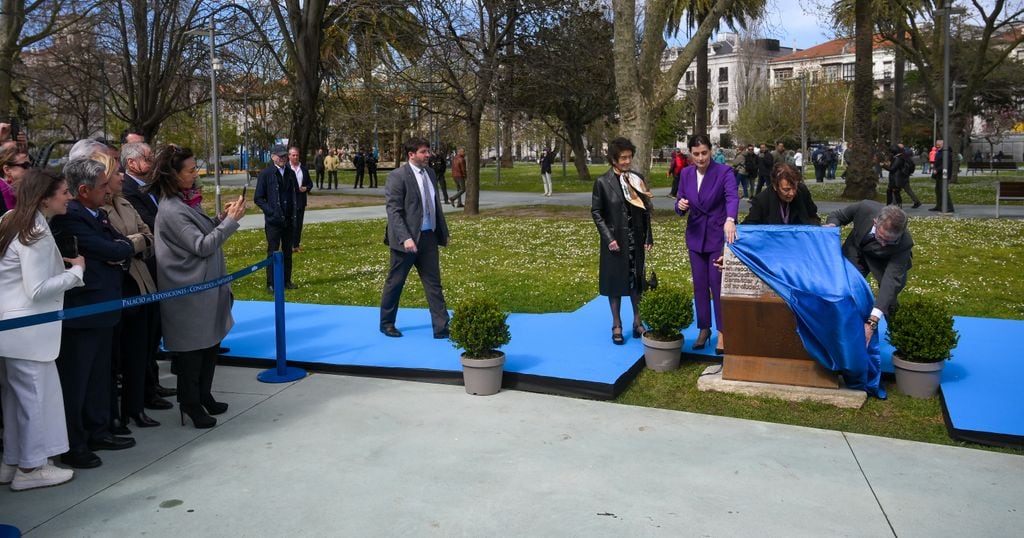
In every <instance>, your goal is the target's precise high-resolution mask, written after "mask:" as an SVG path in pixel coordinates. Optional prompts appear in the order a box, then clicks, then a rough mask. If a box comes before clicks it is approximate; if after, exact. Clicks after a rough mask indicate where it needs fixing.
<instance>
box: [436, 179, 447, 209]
mask: <svg viewBox="0 0 1024 538" xmlns="http://www.w3.org/2000/svg"><path fill="white" fill-rule="evenodd" d="M437 184H438V185H440V186H441V194H442V195H443V197H442V198H441V200H442V201H443V202H444V203H448V200H449V198H448V182H446V181H445V180H444V174H437Z"/></svg>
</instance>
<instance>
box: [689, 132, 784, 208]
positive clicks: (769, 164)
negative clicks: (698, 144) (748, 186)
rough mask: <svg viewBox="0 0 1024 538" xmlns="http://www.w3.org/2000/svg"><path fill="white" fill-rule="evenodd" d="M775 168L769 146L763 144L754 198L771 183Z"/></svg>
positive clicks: (758, 159) (758, 162) (759, 157)
mask: <svg viewBox="0 0 1024 538" xmlns="http://www.w3.org/2000/svg"><path fill="white" fill-rule="evenodd" d="M691 153H692V151H691ZM774 166H775V159H774V158H773V157H772V154H771V153H769V152H768V145H767V144H761V152H760V153H759V154H758V155H757V189H755V190H754V196H757V195H758V194H761V189H763V188H764V186H765V185H767V184H769V183H770V182H771V177H772V168H773V167H774Z"/></svg>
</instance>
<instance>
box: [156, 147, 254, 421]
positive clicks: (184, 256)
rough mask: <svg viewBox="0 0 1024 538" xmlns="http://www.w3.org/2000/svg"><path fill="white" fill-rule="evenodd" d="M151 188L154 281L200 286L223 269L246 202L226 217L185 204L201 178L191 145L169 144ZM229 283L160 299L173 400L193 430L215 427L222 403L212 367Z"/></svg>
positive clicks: (231, 206)
mask: <svg viewBox="0 0 1024 538" xmlns="http://www.w3.org/2000/svg"><path fill="white" fill-rule="evenodd" d="M152 173H153V182H152V184H151V186H150V192H152V193H154V194H155V195H156V196H157V197H158V199H159V200H160V203H159V206H158V210H157V214H156V225H155V227H156V230H155V247H156V259H157V286H158V287H159V289H160V290H161V291H164V290H169V289H174V288H179V287H182V286H188V285H190V284H200V283H202V282H206V281H209V280H214V279H217V278H220V277H222V276H224V275H226V274H227V264H226V263H225V262H224V251H223V250H221V247H222V246H223V245H224V242H225V241H227V239H228V237H230V236H231V234H233V233H235V230H238V221H239V220H241V218H242V216H244V215H245V200H244V199H243V198H242V197H241V196H239V197H238V200H236V201H234V202H229V203H227V204H226V205H225V207H224V212H225V215H224V218H223V220H220V219H217V220H214V219H211V218H210V217H207V216H206V215H205V214H203V212H202V211H201V210H200V209H199V208H198V207H195V208H193V207H190V206H189V205H188V204H186V203H185V200H184V198H183V195H182V193H183V191H185V190H186V189H189V188H190V187H192V185H194V184H195V182H196V180H197V178H198V175H199V174H198V168H196V159H195V157H194V155H193V154H192V151H191V150H190V149H188V148H182V147H178V146H174V145H169V146H167V147H164V148H162V149H161V150H160V151H159V152H158V153H157V156H156V159H155V162H154V163H153V172H152ZM233 300H234V299H233V296H232V294H231V288H230V286H228V285H227V284H225V285H223V286H221V287H219V288H215V289H212V290H207V291H204V292H201V293H193V294H191V295H185V296H182V297H177V298H174V299H167V300H164V301H162V302H161V303H160V321H161V324H162V328H163V336H164V348H165V349H167V351H170V352H172V353H174V364H175V371H176V372H177V375H178V404H179V407H180V408H181V413H182V424H183V425H184V423H185V418H184V416H185V415H188V416H189V418H191V419H192V423H193V424H195V427H196V428H212V427H213V426H215V425H216V424H217V419H215V418H213V417H211V416H210V415H219V414H221V413H223V412H225V411H227V408H228V405H227V404H226V403H222V402H218V401H216V400H214V399H213V395H212V394H211V389H212V387H213V373H214V368H215V367H216V360H217V350H218V348H219V346H220V342H221V340H223V339H224V336H225V335H227V334H228V331H230V330H231V327H232V325H234V320H233V319H232V318H231V304H232V302H233Z"/></svg>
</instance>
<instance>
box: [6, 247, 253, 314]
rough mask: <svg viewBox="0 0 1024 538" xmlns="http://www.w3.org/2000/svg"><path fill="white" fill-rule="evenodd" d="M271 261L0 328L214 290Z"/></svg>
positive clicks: (111, 309)
mask: <svg viewBox="0 0 1024 538" xmlns="http://www.w3.org/2000/svg"><path fill="white" fill-rule="evenodd" d="M271 263H273V259H272V258H267V259H265V260H263V261H261V262H259V263H256V264H253V265H250V266H249V267H246V268H244V269H240V270H238V271H235V272H234V273H231V274H230V275H225V276H222V277H220V278H218V279H216V280H210V281H208V282H203V283H202V284H192V285H189V286H182V287H180V288H175V289H173V290H167V291H158V292H156V293H149V294H146V295H137V296H134V297H126V298H124V299H115V300H113V301H106V302H102V303H96V304H90V305H85V306H79V307H75V308H69V309H67V310H56V311H54V312H43V313H42V314H33V315H31V316H24V317H20V318H13V319H7V320H3V321H0V332H3V331H9V330H11V329H20V328H21V327H28V326H30V325H39V324H41V323H50V322H52V321H60V320H66V319H75V318H82V317H85V316H92V315H94V314H102V313H103V312H111V311H113V310H121V309H124V308H131V307H134V306H141V305H144V304H149V303H155V302H158V301H162V300H164V299H173V298H175V297H182V296H184V295H192V294H193V293H201V292H204V291H206V290H212V289H213V288H219V287H221V286H223V285H224V284H227V283H229V282H231V281H232V280H237V279H239V278H242V277H245V276H249V275H251V274H253V273H255V272H256V271H259V270H260V269H263V268H264V267H266V266H268V265H270V264H271Z"/></svg>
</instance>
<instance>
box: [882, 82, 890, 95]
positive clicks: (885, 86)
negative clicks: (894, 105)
mask: <svg viewBox="0 0 1024 538" xmlns="http://www.w3.org/2000/svg"><path fill="white" fill-rule="evenodd" d="M882 92H883V93H892V84H891V83H889V82H886V83H885V84H882Z"/></svg>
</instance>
